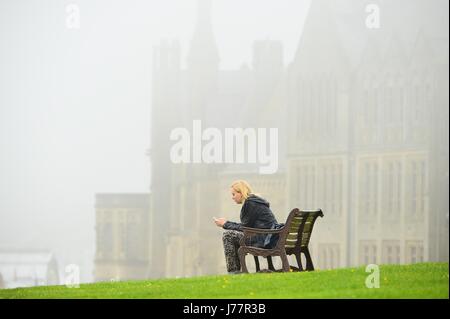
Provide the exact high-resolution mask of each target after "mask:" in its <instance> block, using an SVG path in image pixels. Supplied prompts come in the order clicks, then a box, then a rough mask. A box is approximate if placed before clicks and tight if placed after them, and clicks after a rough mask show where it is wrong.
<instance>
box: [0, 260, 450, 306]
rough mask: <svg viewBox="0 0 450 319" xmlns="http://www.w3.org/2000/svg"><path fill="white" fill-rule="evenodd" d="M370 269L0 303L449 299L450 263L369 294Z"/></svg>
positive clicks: (208, 279)
mask: <svg viewBox="0 0 450 319" xmlns="http://www.w3.org/2000/svg"><path fill="white" fill-rule="evenodd" d="M368 275H369V273H366V272H365V268H364V267H359V268H346V269H336V270H316V271H314V272H302V273H271V274H267V273H266V274H263V273H259V274H245V275H233V276H229V275H219V276H204V277H194V278H182V279H161V280H140V281H126V282H125V281H124V282H104V283H94V284H82V285H80V288H67V287H65V286H47V287H46V286H41V287H33V288H18V289H3V290H0V298H174V299H183V298H200V299H203V298H213V299H214V298H448V297H449V295H448V291H449V269H448V263H421V264H414V265H382V266H380V288H378V289H376V288H373V289H368V288H366V286H365V280H366V277H367V276H368Z"/></svg>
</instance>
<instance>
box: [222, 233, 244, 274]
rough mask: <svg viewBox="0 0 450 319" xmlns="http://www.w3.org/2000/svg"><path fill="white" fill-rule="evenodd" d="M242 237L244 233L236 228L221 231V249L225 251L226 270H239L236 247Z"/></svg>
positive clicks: (237, 247) (239, 264)
mask: <svg viewBox="0 0 450 319" xmlns="http://www.w3.org/2000/svg"><path fill="white" fill-rule="evenodd" d="M242 237H244V233H243V232H241V231H238V230H225V231H224V232H223V235H222V241H223V250H224V252H225V261H226V263H227V271H228V272H234V271H240V270H241V263H240V261H239V255H238V249H239V241H240V240H241V238H242Z"/></svg>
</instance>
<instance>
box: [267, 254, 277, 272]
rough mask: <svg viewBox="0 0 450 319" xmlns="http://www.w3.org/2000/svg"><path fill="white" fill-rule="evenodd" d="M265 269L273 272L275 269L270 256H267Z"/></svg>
mask: <svg viewBox="0 0 450 319" xmlns="http://www.w3.org/2000/svg"><path fill="white" fill-rule="evenodd" d="M267 268H269V270H272V271H275V267H274V266H273V262H272V256H267Z"/></svg>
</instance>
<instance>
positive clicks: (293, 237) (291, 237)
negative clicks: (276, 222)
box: [280, 208, 323, 249]
mask: <svg viewBox="0 0 450 319" xmlns="http://www.w3.org/2000/svg"><path fill="white" fill-rule="evenodd" d="M319 216H320V217H323V212H322V210H321V209H319V210H314V211H306V210H302V211H301V210H299V209H298V208H295V209H293V210H292V211H291V213H290V214H289V216H288V218H287V220H286V224H285V231H284V232H283V234H282V235H281V238H280V241H281V242H284V247H285V249H294V248H300V247H308V244H309V240H310V238H311V233H312V230H313V227H314V223H315V222H316V219H317V217H319ZM284 237H285V241H283V239H284Z"/></svg>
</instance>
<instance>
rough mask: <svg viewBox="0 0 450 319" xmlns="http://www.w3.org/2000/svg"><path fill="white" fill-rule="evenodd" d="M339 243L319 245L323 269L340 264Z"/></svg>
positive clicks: (320, 263) (336, 266)
mask: <svg viewBox="0 0 450 319" xmlns="http://www.w3.org/2000/svg"><path fill="white" fill-rule="evenodd" d="M339 256H340V249H339V244H320V245H319V260H318V263H319V266H320V268H321V269H333V268H338V267H339V266H340V258H339Z"/></svg>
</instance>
